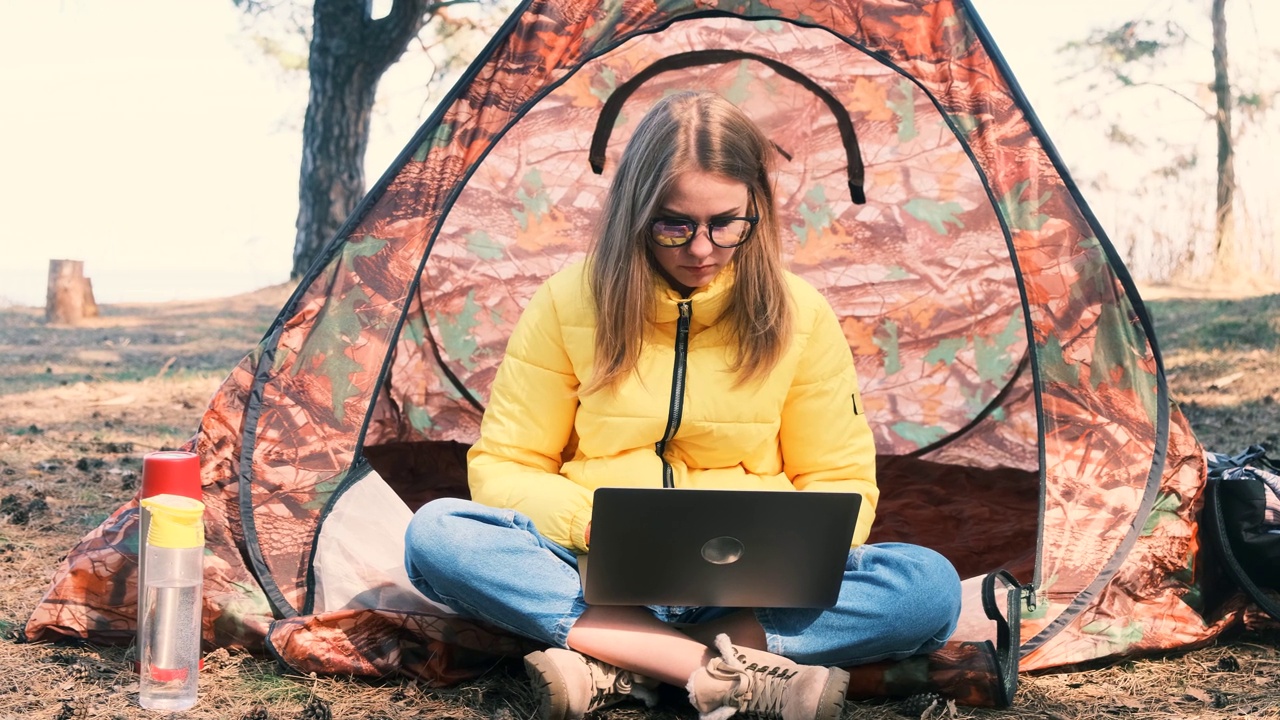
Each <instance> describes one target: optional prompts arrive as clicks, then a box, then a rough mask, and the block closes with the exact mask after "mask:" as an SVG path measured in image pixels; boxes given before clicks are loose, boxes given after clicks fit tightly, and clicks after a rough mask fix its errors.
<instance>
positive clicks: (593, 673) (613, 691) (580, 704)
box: [524, 648, 658, 720]
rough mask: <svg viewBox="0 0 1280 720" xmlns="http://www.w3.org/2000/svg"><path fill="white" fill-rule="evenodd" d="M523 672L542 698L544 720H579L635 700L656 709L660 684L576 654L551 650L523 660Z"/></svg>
mask: <svg viewBox="0 0 1280 720" xmlns="http://www.w3.org/2000/svg"><path fill="white" fill-rule="evenodd" d="M524 668H525V671H526V672H527V673H528V674H529V680H530V682H532V683H533V687H534V689H535V690H537V691H539V692H540V693H541V695H542V701H541V704H540V711H539V717H540V718H541V719H542V720H578V719H579V718H581V717H582V716H583V715H586V714H587V713H589V712H591V711H593V710H599V709H601V708H606V707H609V706H611V705H617V704H618V703H620V702H622V701H623V700H626V699H627V698H629V697H635V698H637V699H639V700H643V701H644V703H645V704H646V705H648V706H649V707H653V706H654V705H655V704H656V703H657V701H658V693H657V687H658V681H657V680H653V679H651V678H647V677H644V676H643V675H638V674H636V673H633V672H631V671H629V670H622V669H620V668H616V667H614V666H612V665H610V664H608V663H606V662H601V661H600V660H596V659H595V658H592V657H588V656H586V655H583V654H582V653H578V652H574V651H573V650H562V649H560V648H551V649H550V650H546V651H539V652H532V653H529V654H528V655H525V656H524Z"/></svg>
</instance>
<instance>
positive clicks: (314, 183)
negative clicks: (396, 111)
mask: <svg viewBox="0 0 1280 720" xmlns="http://www.w3.org/2000/svg"><path fill="white" fill-rule="evenodd" d="M443 4H445V3H432V2H427V1H426V0H395V2H394V4H393V5H392V8H391V12H390V13H389V14H388V15H387V16H386V17H383V18H380V19H378V20H373V19H371V18H370V17H369V3H368V2H367V0H315V6H314V10H313V13H314V24H313V26H312V37H311V50H310V53H311V54H310V60H309V66H310V67H309V72H310V79H311V91H310V95H309V97H308V100H307V112H306V117H305V119H304V121H303V126H302V171H301V179H300V182H299V193H298V194H299V197H298V199H299V204H298V220H297V224H296V227H297V236H296V238H295V241H294V248H293V270H292V271H291V273H290V274H291V276H292V277H293V278H294V279H297V278H299V277H301V276H302V275H304V274H306V272H307V270H308V268H310V267H311V265H312V264H313V263H314V262H315V261H316V259H317V258H319V257H320V255H321V253H322V251H323V250H324V248H325V246H326V245H327V244H328V243H329V241H330V240H332V239H333V237H334V236H335V235H336V234H337V232H338V230H339V228H341V226H342V224H343V223H344V222H345V221H346V219H347V216H348V215H350V214H351V211H352V210H354V209H355V206H356V205H357V204H358V203H359V202H360V200H361V198H362V197H363V196H364V192H365V185H364V153H365V149H366V147H367V146H368V143H369V121H370V116H371V113H372V111H373V101H374V98H375V96H376V94H377V90H378V81H379V79H381V77H382V74H383V73H384V72H386V70H387V68H389V67H390V66H391V64H392V63H394V62H395V61H396V60H398V59H399V58H400V55H401V54H403V53H404V50H405V48H406V47H407V46H408V44H409V41H410V40H412V39H413V38H414V37H416V36H417V35H418V32H419V31H420V30H421V29H422V27H423V25H425V24H426V21H427V18H428V17H429V13H431V12H434V11H435V10H436V9H437V8H439V7H440V6H441V5H443Z"/></svg>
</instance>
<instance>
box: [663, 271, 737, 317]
mask: <svg viewBox="0 0 1280 720" xmlns="http://www.w3.org/2000/svg"><path fill="white" fill-rule="evenodd" d="M733 272H734V268H733V266H732V265H730V266H729V267H727V268H725V269H723V270H721V271H720V274H719V275H716V277H715V279H714V280H712V281H711V282H710V284H708V285H706V286H705V287H700V288H698V289H697V290H694V291H693V294H691V295H690V296H689V297H688V298H687V299H688V300H690V301H692V307H693V320H692V322H691V323H690V326H691V327H692V328H695V329H698V328H703V327H707V326H710V325H713V324H715V322H716V321H717V320H719V319H720V315H721V314H722V313H723V312H724V310H725V308H727V307H728V306H729V299H730V292H729V291H730V290H731V289H732V288H733ZM656 290H657V295H658V303H657V304H658V307H657V311H656V312H655V313H654V321H655V322H657V323H659V324H662V323H674V322H675V321H676V320H677V319H679V317H680V307H679V304H680V302H681V301H682V300H685V299H686V298H684V297H681V296H680V293H678V292H676V291H675V290H673V289H672V288H671V286H670V285H668V284H667V281H666V280H663V279H662V278H661V277H659V278H658V279H657V281H656Z"/></svg>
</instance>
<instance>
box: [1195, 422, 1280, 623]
mask: <svg viewBox="0 0 1280 720" xmlns="http://www.w3.org/2000/svg"><path fill="white" fill-rule="evenodd" d="M1205 458H1206V460H1207V461H1208V464H1209V479H1208V485H1207V486H1206V488H1205V502H1204V514H1203V515H1202V517H1201V527H1202V528H1203V529H1204V531H1205V533H1204V534H1205V536H1206V537H1207V538H1208V541H1209V544H1210V545H1212V546H1213V547H1214V549H1215V550H1217V552H1218V554H1219V557H1220V558H1221V560H1222V565H1223V567H1224V569H1225V570H1226V572H1227V574H1228V575H1229V576H1230V577H1231V578H1232V579H1233V580H1234V581H1235V582H1236V584H1237V585H1239V586H1240V589H1241V590H1244V591H1245V593H1247V594H1248V595H1249V597H1250V598H1251V599H1252V600H1253V601H1254V602H1255V603H1257V605H1258V607H1260V608H1262V610H1264V611H1265V612H1266V613H1267V614H1268V615H1270V616H1271V617H1273V618H1276V619H1277V620H1280V466H1277V464H1276V462H1275V461H1273V460H1271V459H1270V458H1268V457H1267V455H1266V451H1265V449H1264V448H1263V447H1262V446H1261V445H1253V446H1251V447H1249V448H1248V449H1246V450H1245V451H1244V452H1242V453H1240V454H1239V455H1234V456H1227V455H1220V454H1218V453H1212V452H1206V453H1205Z"/></svg>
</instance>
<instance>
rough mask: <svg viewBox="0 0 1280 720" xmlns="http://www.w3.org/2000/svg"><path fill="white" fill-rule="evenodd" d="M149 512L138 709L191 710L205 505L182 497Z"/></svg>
mask: <svg viewBox="0 0 1280 720" xmlns="http://www.w3.org/2000/svg"><path fill="white" fill-rule="evenodd" d="M142 504H143V506H144V507H145V508H146V509H147V510H148V511H149V512H150V515H151V520H150V523H149V527H148V529H147V537H146V544H145V546H144V547H143V553H144V555H145V563H146V568H147V572H146V577H145V578H144V579H143V587H142V588H140V590H139V593H138V602H139V605H140V613H139V617H140V620H139V624H138V658H139V674H140V681H141V682H140V686H139V691H138V704H139V705H141V706H142V707H144V708H147V709H148V710H186V709H187V708H190V707H191V706H193V705H195V704H196V686H197V681H198V678H199V672H200V619H201V618H200V615H201V607H202V602H201V591H202V589H203V585H204V569H203V563H204V522H203V517H204V503H202V502H200V501H199V500H193V499H192V498H189V497H183V496H181V495H155V496H152V497H149V498H146V499H144V500H143V501H142Z"/></svg>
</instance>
